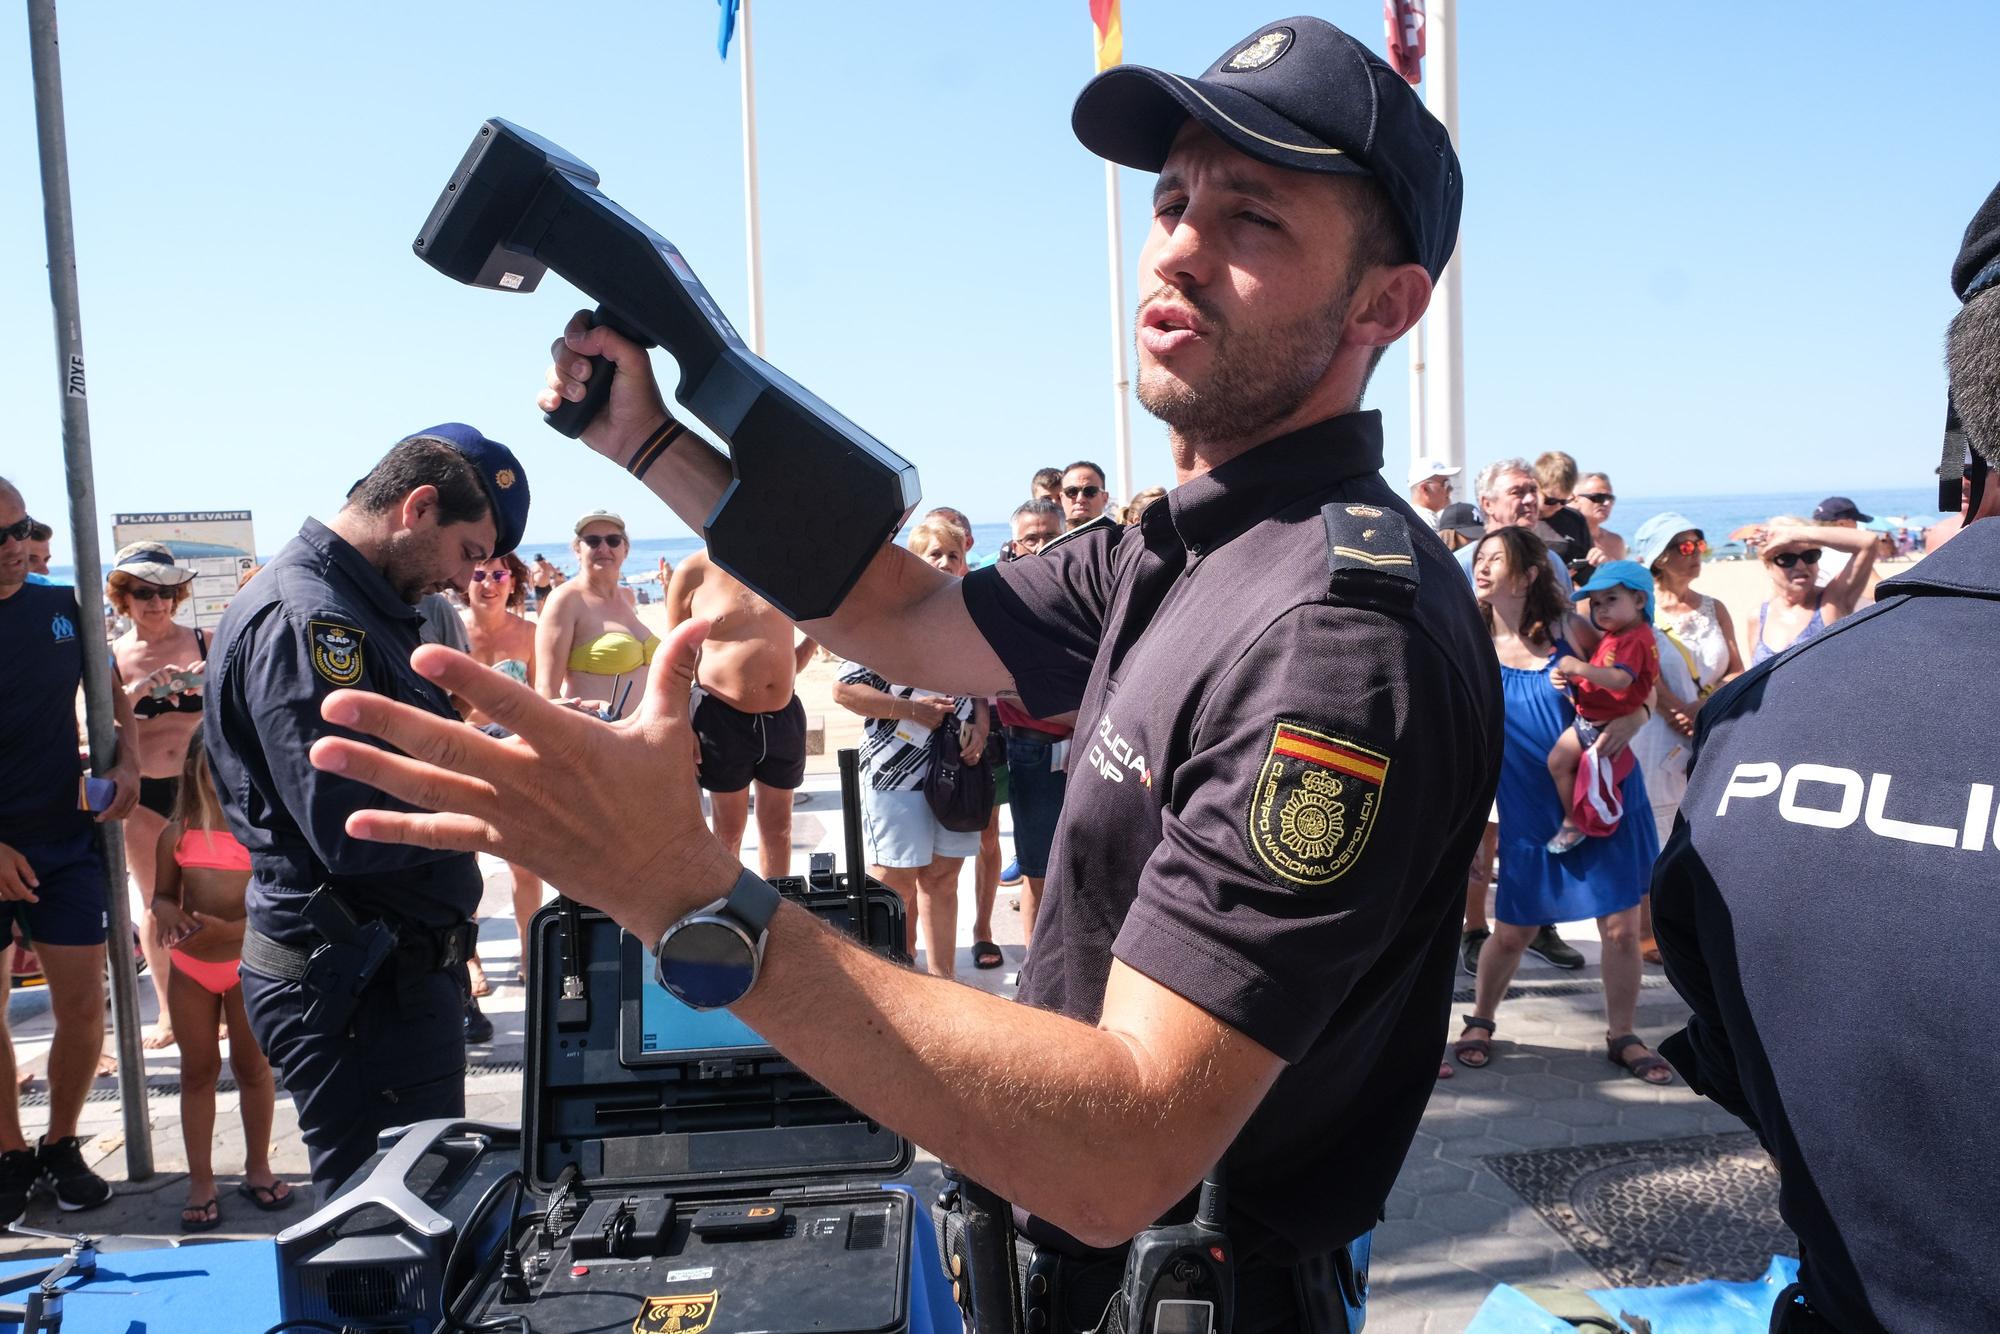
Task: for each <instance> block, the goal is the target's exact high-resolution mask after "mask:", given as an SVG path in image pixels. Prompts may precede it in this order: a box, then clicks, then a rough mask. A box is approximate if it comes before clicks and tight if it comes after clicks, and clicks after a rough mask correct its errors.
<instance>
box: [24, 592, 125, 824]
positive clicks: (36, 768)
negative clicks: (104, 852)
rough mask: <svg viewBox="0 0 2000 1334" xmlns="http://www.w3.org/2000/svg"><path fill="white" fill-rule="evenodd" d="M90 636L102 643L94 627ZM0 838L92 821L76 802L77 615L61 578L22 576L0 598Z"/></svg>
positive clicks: (79, 641) (79, 667)
mask: <svg viewBox="0 0 2000 1334" xmlns="http://www.w3.org/2000/svg"><path fill="white" fill-rule="evenodd" d="M94 631H95V632H94V634H93V635H92V641H93V642H94V643H97V644H99V645H102V644H103V642H104V639H103V634H104V632H103V630H102V629H101V628H94ZM0 644H4V645H6V648H5V649H4V650H0V755H4V756H6V762H5V763H4V764H0V843H8V844H13V843H37V842H44V841H49V840H54V839H62V838H72V837H74V836H75V835H77V834H79V833H82V832H84V831H86V830H88V829H89V828H90V823H91V817H90V816H89V814H88V813H86V812H84V811H82V810H79V809H78V806H77V794H78V787H77V780H78V779H80V778H81V777H82V776H83V763H82V761H81V760H80V759H79V758H78V756H77V734H76V692H77V688H78V686H80V685H81V684H82V681H83V628H82V615H81V613H80V612H79V611H78V610H77V605H76V590H75V589H73V588H71V587H69V586H68V585H66V584H35V583H27V584H23V585H21V587H20V588H18V589H16V590H15V592H14V595H13V596H12V597H9V598H0Z"/></svg>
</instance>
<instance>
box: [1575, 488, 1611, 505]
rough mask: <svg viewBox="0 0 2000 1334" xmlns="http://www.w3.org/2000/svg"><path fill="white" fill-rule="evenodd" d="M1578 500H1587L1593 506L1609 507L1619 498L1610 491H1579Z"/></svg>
mask: <svg viewBox="0 0 2000 1334" xmlns="http://www.w3.org/2000/svg"><path fill="white" fill-rule="evenodd" d="M1576 498H1577V499H1578V500H1587V501H1589V502H1590V503H1591V504H1593V505H1609V504H1610V503H1611V502H1612V501H1614V500H1616V499H1618V497H1617V496H1615V495H1613V494H1612V493H1611V492H1609V491H1579V492H1577V493H1576Z"/></svg>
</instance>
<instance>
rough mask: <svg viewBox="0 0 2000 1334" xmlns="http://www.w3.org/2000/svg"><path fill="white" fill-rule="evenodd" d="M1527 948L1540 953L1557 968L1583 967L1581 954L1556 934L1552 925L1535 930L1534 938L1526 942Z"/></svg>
mask: <svg viewBox="0 0 2000 1334" xmlns="http://www.w3.org/2000/svg"><path fill="white" fill-rule="evenodd" d="M1528 949H1529V951H1530V952H1532V953H1535V954H1539V955H1541V956H1542V958H1543V959H1545V960H1546V961H1548V962H1549V963H1551V964H1553V965H1555V966H1556V967H1557V968H1581V967H1583V956H1582V955H1581V954H1578V953H1577V952H1576V950H1575V949H1574V948H1573V947H1572V946H1571V945H1569V944H1568V943H1567V942H1565V941H1564V940H1563V938H1562V937H1561V936H1559V935H1557V934H1556V929H1555V928H1554V927H1552V926H1545V927H1543V928H1542V929H1541V930H1540V931H1537V932H1536V933H1535V938H1534V939H1533V940H1531V941H1529V942H1528Z"/></svg>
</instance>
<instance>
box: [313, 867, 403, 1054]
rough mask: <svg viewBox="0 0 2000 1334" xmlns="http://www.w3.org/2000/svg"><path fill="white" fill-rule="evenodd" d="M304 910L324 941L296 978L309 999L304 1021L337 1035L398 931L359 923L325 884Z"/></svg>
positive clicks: (377, 923) (390, 949) (379, 924)
mask: <svg viewBox="0 0 2000 1334" xmlns="http://www.w3.org/2000/svg"><path fill="white" fill-rule="evenodd" d="M302 911H303V912H304V914H305V919H306V920H307V921H308V922H310V923H312V927H313V930H315V931H317V932H319V934H320V938H321V939H322V940H323V941H324V942H325V943H324V944H322V945H320V946H318V947H317V948H315V949H314V950H313V952H312V954H311V955H309V956H308V957H307V959H306V971H305V976H304V977H303V978H301V979H300V981H301V984H302V985H303V986H304V988H305V992H306V995H307V996H308V997H309V999H308V1000H307V1001H306V1013H305V1020H306V1023H307V1024H308V1025H309V1026H310V1027H311V1028H313V1029H314V1030H315V1031H317V1032H321V1033H337V1032H340V1031H342V1030H343V1029H345V1028H346V1027H347V1021H348V1019H349V1018H350V1017H351V1016H352V1015H353V1014H354V1007H355V1006H356V1005H357V1004H359V1003H360V1000H361V993H362V991H364V990H365V989H366V988H367V986H368V984H369V982H371V981H373V980H374V977H375V974H376V973H377V972H379V971H380V970H381V967H382V965H383V963H384V962H386V961H387V960H388V958H389V955H390V953H391V952H393V951H394V950H395V948H396V933H395V932H394V931H392V930H391V929H390V928H389V927H388V925H387V924H386V923H383V922H380V921H369V922H357V921H356V920H355V918H354V914H353V913H351V912H349V911H348V909H347V905H346V904H344V903H342V902H341V901H340V899H339V898H338V897H336V896H335V894H334V893H333V891H332V890H331V889H329V888H327V887H326V886H325V885H321V886H320V887H319V888H318V889H316V890H314V891H313V892H312V894H311V895H310V896H308V897H307V899H306V901H305V906H304V908H303V910H302Z"/></svg>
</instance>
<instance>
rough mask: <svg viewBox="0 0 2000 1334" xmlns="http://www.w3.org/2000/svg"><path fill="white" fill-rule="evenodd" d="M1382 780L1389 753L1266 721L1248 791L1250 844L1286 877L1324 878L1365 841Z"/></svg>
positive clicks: (1307, 882) (1334, 876)
mask: <svg viewBox="0 0 2000 1334" xmlns="http://www.w3.org/2000/svg"><path fill="white" fill-rule="evenodd" d="M1388 780H1389V757H1388V756H1387V755H1384V754H1382V753H1381V752H1380V751H1375V750H1370V749H1368V747H1366V746H1362V745H1357V744H1356V743H1354V742H1352V741H1347V740H1344V739H1342V738H1340V737H1335V736H1328V735H1327V734H1325V733H1323V732H1315V731H1313V730H1311V729H1310V728H1306V727H1301V726H1299V725H1298V724H1296V723H1288V722H1282V721H1281V722H1278V723H1276V724H1274V725H1273V727H1272V729H1271V745H1270V750H1269V751H1268V753H1267V754H1266V755H1265V756H1264V763H1263V766H1262V767H1261V768H1260V769H1259V771H1258V774H1257V784H1256V787H1255V788H1254V789H1253V791H1252V793H1251V798H1250V813H1249V830H1248V833H1249V838H1250V847H1251V850H1252V851H1254V852H1255V853H1256V854H1257V858H1258V860H1259V861H1261V862H1263V864H1264V866H1265V867H1266V868H1267V869H1268V870H1269V871H1270V872H1271V874H1273V875H1274V876H1276V877H1277V878H1278V879H1279V880H1281V881H1283V882H1285V883H1286V884H1290V885H1295V886H1297V887H1299V888H1301V889H1314V888H1318V887H1319V886H1321V885H1330V884H1332V883H1333V882H1334V881H1336V880H1338V879H1340V877H1342V876H1343V875H1346V874H1347V873H1348V871H1350V870H1352V869H1353V867H1354V864H1355V863H1356V862H1357V861H1359V860H1360V858H1361V853H1362V850H1363V849H1364V848H1366V847H1367V846H1368V833H1369V830H1371V829H1372V828H1373V827H1374V825H1375V815H1376V812H1378V811H1379V810H1381V808H1382V797H1383V791H1384V788H1385V785H1386V784H1387V783H1388Z"/></svg>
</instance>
